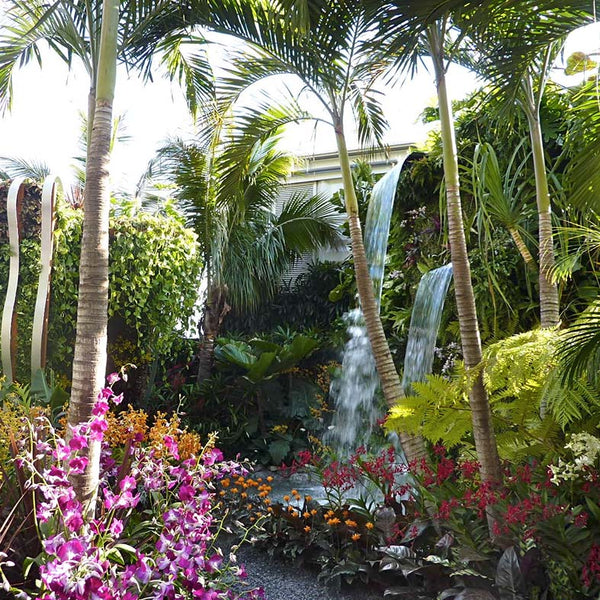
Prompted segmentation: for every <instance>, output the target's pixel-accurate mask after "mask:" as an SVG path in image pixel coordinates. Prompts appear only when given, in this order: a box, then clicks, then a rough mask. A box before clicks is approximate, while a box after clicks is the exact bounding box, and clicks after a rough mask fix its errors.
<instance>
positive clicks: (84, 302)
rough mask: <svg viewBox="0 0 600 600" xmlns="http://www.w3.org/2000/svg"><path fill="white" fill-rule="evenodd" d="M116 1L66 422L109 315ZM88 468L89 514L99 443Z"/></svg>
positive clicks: (89, 405)
mask: <svg viewBox="0 0 600 600" xmlns="http://www.w3.org/2000/svg"><path fill="white" fill-rule="evenodd" d="M118 22H119V0H104V2H103V7H102V25H101V36H100V48H99V55H98V73H97V78H96V90H95V92H96V94H95V95H96V98H95V107H94V118H93V123H94V125H93V128H92V132H91V135H90V149H89V152H88V160H87V165H86V178H85V189H84V198H85V210H84V216H83V231H82V238H81V260H80V266H79V296H78V301H77V328H76V338H75V356H74V359H73V384H72V392H71V401H70V403H69V413H68V422H69V424H71V425H75V424H78V423H84V422H85V421H87V420H88V419H90V418H91V417H92V409H93V406H94V403H95V401H96V398H97V397H98V391H99V390H100V389H102V386H103V383H104V377H105V374H106V341H107V314H108V212H109V207H110V188H109V183H110V182H109V172H108V164H109V161H110V142H111V138H112V104H113V99H114V95H115V85H116V75H117V35H118ZM86 454H87V458H88V461H89V462H88V465H87V467H86V469H85V471H84V472H83V473H82V474H80V475H75V476H73V487H74V489H75V491H76V493H77V495H78V498H79V499H80V501H82V502H83V503H84V506H87V507H88V512H91V511H93V509H94V504H95V502H94V501H95V498H96V493H97V486H98V477H99V471H100V442H99V441H93V440H91V439H90V440H89V442H88V448H87V452H86Z"/></svg>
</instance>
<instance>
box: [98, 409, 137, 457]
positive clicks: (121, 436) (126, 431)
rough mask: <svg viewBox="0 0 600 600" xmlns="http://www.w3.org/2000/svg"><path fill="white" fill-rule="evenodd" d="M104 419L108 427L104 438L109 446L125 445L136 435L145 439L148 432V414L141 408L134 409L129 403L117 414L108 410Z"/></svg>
mask: <svg viewBox="0 0 600 600" xmlns="http://www.w3.org/2000/svg"><path fill="white" fill-rule="evenodd" d="M106 421H107V423H108V429H107V430H106V433H105V434H104V439H105V440H106V441H107V442H108V444H109V445H110V447H111V448H116V447H118V446H123V445H125V444H126V443H127V441H128V440H130V439H131V438H133V437H134V436H136V435H139V436H141V438H142V439H143V440H145V439H146V436H147V434H148V415H147V414H146V413H145V412H144V411H143V410H141V409H140V410H135V409H134V408H133V407H132V406H131V405H130V406H128V407H127V410H124V411H122V412H120V413H118V414H114V413H113V412H108V413H107V414H106Z"/></svg>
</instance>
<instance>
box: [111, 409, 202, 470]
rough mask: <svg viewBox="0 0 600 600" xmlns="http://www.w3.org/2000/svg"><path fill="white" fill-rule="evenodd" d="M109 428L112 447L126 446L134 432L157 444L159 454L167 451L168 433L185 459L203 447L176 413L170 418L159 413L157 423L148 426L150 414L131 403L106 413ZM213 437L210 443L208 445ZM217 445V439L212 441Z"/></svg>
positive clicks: (156, 448) (143, 440) (135, 434)
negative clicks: (116, 411)
mask: <svg viewBox="0 0 600 600" xmlns="http://www.w3.org/2000/svg"><path fill="white" fill-rule="evenodd" d="M106 417H107V422H108V429H107V430H106V434H105V439H106V440H107V442H108V443H109V445H110V446H111V447H112V448H115V447H118V446H123V445H124V444H125V443H127V441H128V440H130V439H132V438H133V437H134V436H138V439H140V440H141V441H142V442H146V443H148V444H149V445H150V446H151V447H152V448H154V450H155V452H156V454H157V456H160V457H163V456H166V455H168V452H169V451H168V449H167V447H166V446H165V442H164V440H165V436H167V435H168V436H171V437H172V438H173V439H174V440H175V442H177V446H178V448H179V456H180V458H181V459H182V460H185V459H187V458H190V457H191V456H192V455H193V456H197V455H198V453H199V452H200V450H201V449H202V444H201V442H200V436H199V435H198V434H197V433H193V432H191V431H188V430H187V429H181V428H180V425H181V420H180V419H179V417H178V416H177V415H172V416H171V417H170V418H168V419H167V415H166V413H162V412H159V413H157V414H156V417H155V419H154V423H153V424H152V426H151V427H149V426H148V415H147V414H146V413H145V412H144V411H143V410H141V409H140V410H135V409H134V408H132V407H131V406H129V407H128V408H127V410H124V411H122V412H120V413H118V414H116V415H115V414H114V413H112V412H109V413H108V414H107V415H106ZM210 443H211V441H210V440H209V443H208V444H207V449H209V445H210ZM212 445H214V440H213V441H212Z"/></svg>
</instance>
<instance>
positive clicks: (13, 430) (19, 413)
mask: <svg viewBox="0 0 600 600" xmlns="http://www.w3.org/2000/svg"><path fill="white" fill-rule="evenodd" d="M46 414H47V410H46V409H44V408H42V407H41V406H29V407H28V406H25V405H24V404H22V403H21V402H19V401H18V400H15V401H12V400H11V399H10V398H7V399H6V400H4V402H3V403H2V406H1V407H0V465H4V464H5V463H6V461H7V460H8V459H9V458H10V457H11V449H10V447H11V439H13V440H15V441H16V440H18V439H22V438H23V435H24V434H25V435H27V434H26V428H25V425H24V423H25V421H24V420H25V418H27V419H28V420H30V421H31V420H33V419H35V418H36V417H39V416H42V415H46ZM1 480H2V470H0V481H1Z"/></svg>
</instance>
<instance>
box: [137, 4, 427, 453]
mask: <svg viewBox="0 0 600 600" xmlns="http://www.w3.org/2000/svg"><path fill="white" fill-rule="evenodd" d="M289 5H290V3H283V4H281V5H279V4H271V5H266V4H262V3H260V4H256V3H254V2H249V1H248V2H246V1H243V0H230V1H228V2H226V3H222V2H221V3H219V6H220V9H219V10H218V11H216V12H214V13H213V14H211V15H210V19H209V18H208V15H207V14H206V11H204V10H201V7H200V6H198V5H195V4H192V5H191V6H190V7H189V9H188V11H187V15H186V16H187V18H188V20H189V22H190V23H195V24H199V25H203V24H204V25H208V26H210V27H212V28H213V29H216V30H217V31H220V32H223V33H227V34H232V35H234V36H236V37H238V38H239V39H241V40H243V41H244V42H246V43H247V44H249V49H248V51H246V52H244V53H243V55H242V56H240V57H239V58H238V59H236V60H234V61H233V62H232V65H231V66H230V68H229V74H228V76H227V77H226V78H225V79H224V80H223V82H222V83H221V92H220V97H219V98H220V102H221V103H222V105H223V106H225V107H231V106H233V105H235V104H236V103H237V102H238V99H239V97H240V95H241V94H242V92H243V91H244V90H246V89H248V88H249V87H250V86H252V85H253V84H255V83H257V82H259V81H263V80H265V79H266V78H268V77H271V76H273V75H277V74H291V75H294V76H295V77H296V78H297V79H299V80H300V82H301V84H302V86H303V91H305V92H308V93H310V94H311V95H314V97H316V99H317V101H318V102H319V104H320V106H321V107H322V108H323V110H324V111H325V113H326V115H327V119H326V121H327V123H328V124H329V125H330V126H331V127H332V128H333V131H334V133H335V138H336V143H337V148H338V156H339V160H340V167H341V172H342V179H343V184H344V202H345V208H346V215H347V218H348V223H349V229H350V238H351V246H352V254H353V258H354V268H355V273H356V282H357V287H358V293H359V298H360V302H361V306H362V310H363V314H364V317H365V322H366V326H367V332H368V335H369V339H370V341H371V345H372V348H373V353H374V356H375V361H376V365H377V371H378V373H379V377H380V380H381V385H382V389H383V393H384V396H385V398H386V400H387V402H388V403H389V404H390V405H391V404H393V403H394V402H396V401H397V399H398V398H400V397H401V396H402V387H401V384H400V379H399V377H398V374H397V372H396V368H395V366H394V362H393V360H392V356H391V353H390V351H389V346H388V344H387V340H386V338H385V333H384V331H383V327H382V325H381V320H380V318H379V314H378V313H379V311H378V307H377V303H376V302H375V297H374V292H373V285H372V282H371V280H370V276H369V272H368V265H367V260H366V255H365V251H364V244H363V240H362V232H361V225H360V220H359V215H358V202H357V198H356V191H355V189H354V187H353V184H352V175H351V167H350V160H349V155H348V148H347V141H346V132H345V124H344V116H345V114H346V112H347V111H348V109H352V110H353V113H354V115H355V117H356V119H357V122H358V134H359V140H360V141H361V143H368V142H380V141H381V136H382V133H383V131H384V128H385V120H384V119H383V115H382V113H381V109H380V106H379V104H378V102H377V96H378V92H377V90H376V89H375V87H374V85H373V83H374V78H375V75H376V74H377V73H378V68H379V66H380V65H379V64H376V63H374V62H373V60H372V54H371V53H370V52H369V51H368V50H367V49H366V48H365V47H364V43H363V42H364V39H365V37H369V36H370V35H371V34H372V23H371V22H370V21H369V20H368V19H366V18H365V14H364V13H363V11H362V10H361V7H360V5H359V4H357V3H354V2H346V1H344V2H339V1H335V2H334V1H328V2H320V3H318V4H314V5H312V4H311V5H310V7H308V6H304V7H303V8H302V7H301V6H300V5H297V4H295V3H294V6H293V8H292V10H291V16H292V18H291V19H288V15H287V14H286V6H289ZM184 12H185V11H184ZM164 30H165V25H164V24H163V23H161V22H160V21H159V20H156V21H155V22H154V23H149V24H148V27H147V29H146V40H147V42H148V43H150V44H152V43H155V42H154V40H158V39H161V38H162V36H163V35H164ZM402 444H403V447H404V449H405V451H406V453H407V454H408V455H411V456H412V455H417V454H422V451H423V448H422V444H421V443H420V442H419V441H418V440H411V439H409V438H406V439H405V440H403V441H402Z"/></svg>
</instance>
